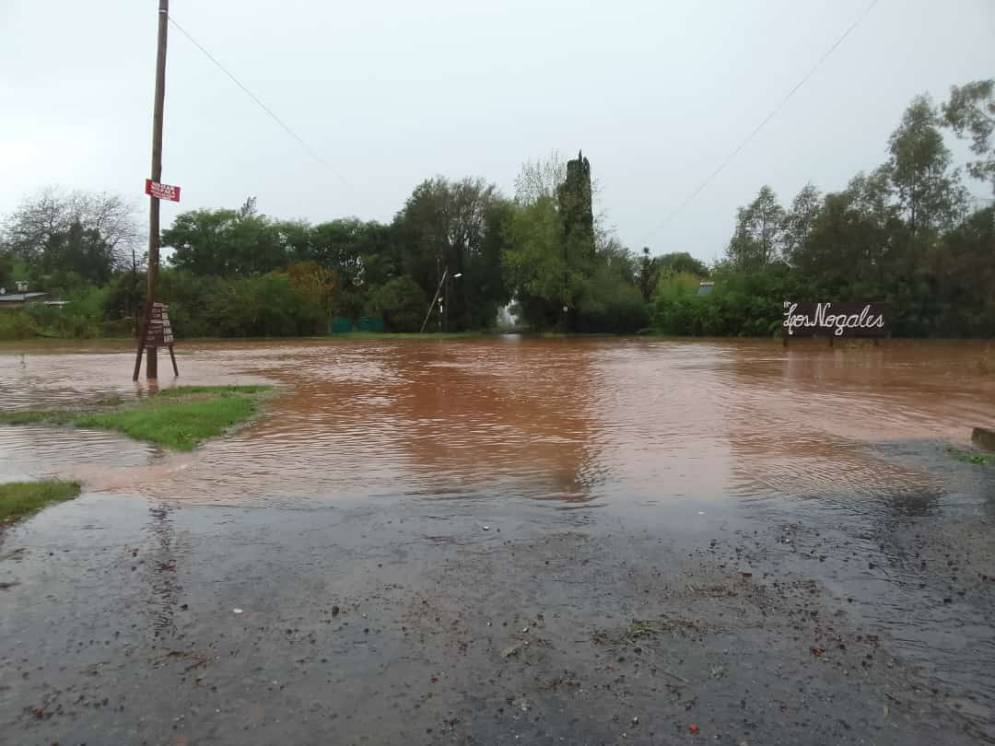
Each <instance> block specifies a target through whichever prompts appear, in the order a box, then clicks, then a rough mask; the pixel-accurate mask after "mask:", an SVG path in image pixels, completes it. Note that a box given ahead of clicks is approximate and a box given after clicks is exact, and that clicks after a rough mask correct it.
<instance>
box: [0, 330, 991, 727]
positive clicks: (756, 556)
mask: <svg viewBox="0 0 995 746" xmlns="http://www.w3.org/2000/svg"><path fill="white" fill-rule="evenodd" d="M179 364H180V369H181V373H182V374H183V376H182V378H181V379H179V381H178V382H182V383H187V384H190V383H197V384H210V383H253V382H270V383H273V384H275V385H276V386H277V389H278V393H277V395H276V396H275V398H274V399H273V400H272V401H271V403H270V405H269V407H268V409H267V410H266V412H265V413H264V414H263V415H262V416H260V417H259V418H258V419H257V420H255V421H254V422H252V423H250V424H248V425H247V426H245V427H243V428H241V429H240V430H238V431H237V432H235V433H232V434H230V435H229V436H227V437H225V438H222V439H218V440H215V441H212V442H210V443H207V444H205V445H204V446H203V447H201V448H199V449H198V450H197V451H195V452H194V453H192V454H171V453H167V452H164V451H162V450H161V449H158V448H156V447H153V446H150V445H147V444H143V443H136V442H134V441H130V440H128V439H126V438H123V437H121V436H118V435H115V434H112V433H106V432H98V431H86V430H68V429H51V428H44V427H33V426H31V427H27V426H26V427H2V426H0V481H9V480H12V479H21V478H36V477H44V476H59V477H67V478H74V479H79V480H81V481H82V482H83V483H84V495H83V496H82V497H81V498H80V499H78V500H76V501H73V502H71V503H67V504H63V505H59V506H56V507H53V508H50V509H48V510H46V511H43V512H42V513H40V514H39V515H37V516H36V517H34V518H32V519H30V520H28V521H25V522H24V523H22V524H20V525H19V526H17V527H14V528H11V529H8V530H7V531H6V533H5V534H4V535H3V536H2V537H0V742H2V743H11V744H14V743H16V744H27V743H39V744H41V743H53V742H59V743H64V744H68V743H81V742H86V743H89V744H95V743H114V744H116V743H167V744H195V743H225V744H227V743H232V744H257V743H258V744H268V743H343V744H347V743H371V744H372V743H399V744H400V743H403V744H408V743H473V744H490V743H572V744H573V743H578V744H579V743H591V744H600V743H621V742H626V743H630V742H631V743H654V744H656V743H661V744H669V743H684V742H696V741H702V740H704V741H708V742H709V743H728V744H737V745H738V744H743V743H746V744H780V743H783V744H808V743H812V744H836V743H855V744H856V743H875V744H902V745H904V744H920V743H921V744H940V743H942V744H947V743H950V744H960V743H995V673H993V672H995V621H993V620H995V536H993V524H995V469H993V467H991V466H986V465H982V464H973V463H969V462H967V461H965V460H962V459H958V458H956V456H957V453H956V452H952V451H951V448H953V449H967V448H969V447H970V445H969V440H968V439H969V436H970V429H971V427H972V426H975V425H986V424H987V425H988V426H991V425H992V424H995V345H992V344H991V343H971V342H956V343H954V342H900V341H892V340H889V341H885V342H884V343H882V344H881V345H880V346H879V347H874V346H871V345H869V344H867V345H865V344H848V345H838V346H837V347H835V348H829V347H828V346H827V345H826V344H825V343H824V342H823V343H817V342H811V343H810V342H801V343H797V344H793V345H792V347H791V348H789V349H784V348H782V347H781V346H780V345H779V344H777V343H775V342H768V341H735V340H721V341H689V342H681V341H669V340H649V339H648V340H608V339H584V340H573V339H572V340H535V339H522V338H517V337H497V338H491V339H481V340H457V341H414V340H385V341H373V340H371V341H335V340H315V341H277V342H226V343H220V342H219V343H201V344H184V345H181V348H180V354H179ZM130 367H131V358H130V350H129V348H128V346H126V345H115V344H112V343H100V344H92V345H84V344H80V345H65V346H53V345H50V344H49V345H42V346H40V345H33V344H25V345H23V346H20V347H16V346H12V345H11V344H5V346H3V347H0V408H2V409H17V408H29V407H43V406H51V405H58V404H65V403H75V402H78V401H83V400H86V399H90V398H97V397H100V396H104V395H107V394H111V393H115V394H119V395H124V396H141V395H144V394H145V391H144V387H143V386H142V385H138V386H136V385H134V384H132V383H131V381H130ZM160 383H161V385H163V386H168V385H173V381H172V380H164V381H162V382H160Z"/></svg>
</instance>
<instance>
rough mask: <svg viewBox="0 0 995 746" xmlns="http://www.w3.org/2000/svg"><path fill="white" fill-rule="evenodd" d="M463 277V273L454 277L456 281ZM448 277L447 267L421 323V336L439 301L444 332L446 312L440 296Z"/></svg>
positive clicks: (419, 331) (440, 322) (447, 288)
mask: <svg viewBox="0 0 995 746" xmlns="http://www.w3.org/2000/svg"><path fill="white" fill-rule="evenodd" d="M462 276H463V273H462V272H457V273H456V274H454V275H453V277H454V278H455V279H459V278H460V277H462ZM448 277H449V267H446V268H445V270H444V271H443V272H442V279H441V280H439V286H438V287H437V288H436V289H435V295H433V296H432V300H431V301H429V303H428V311H426V312H425V320H424V321H423V322H421V329H419V330H418V333H419V334H420V333H422V332H424V331H425V325H426V324H428V319H429V317H430V316H431V315H432V308H433V307H434V306H435V302H436V301H439V331H440V332H441V331H442V314H443V312H444V311H445V303H444V302H443V300H442V298H441V297H440V296H439V293H441V292H442V285H443V283H445V281H446V279H447V278H448ZM448 293H449V286H448V285H447V286H446V294H447V295H448Z"/></svg>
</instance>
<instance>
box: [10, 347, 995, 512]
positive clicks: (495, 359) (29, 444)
mask: <svg viewBox="0 0 995 746" xmlns="http://www.w3.org/2000/svg"><path fill="white" fill-rule="evenodd" d="M181 352H182V354H181V355H180V358H179V361H180V366H181V373H182V374H183V377H182V378H181V379H180V380H179V381H178V382H182V383H197V384H201V383H204V384H210V383H249V382H258V381H259V380H262V379H265V380H270V381H273V382H276V383H278V384H283V385H285V389H284V391H283V393H281V394H280V395H279V396H278V397H277V398H276V399H275V400H274V401H273V403H272V406H271V407H270V409H269V411H268V412H267V414H266V415H265V416H264V417H262V418H260V419H259V420H257V421H256V422H254V423H252V424H250V425H249V426H247V427H245V428H244V429H242V430H240V431H239V432H237V433H235V434H233V435H231V436H230V437H227V438H224V439H220V440H216V441H213V442H210V443H208V444H206V445H205V446H203V447H202V448H201V449H199V450H198V451H197V452H195V453H194V454H190V455H176V454H168V453H165V452H163V451H161V450H160V449H157V448H154V447H152V446H148V445H146V444H141V443H134V442H132V441H130V440H128V439H126V438H123V437H120V436H117V435H114V434H110V433H97V432H93V431H72V430H53V429H47V428H12V427H0V464H2V466H0V478H5V479H8V478H15V477H30V476H41V475H47V474H58V475H61V476H69V477H75V478H82V479H83V480H84V481H85V482H86V483H87V484H88V486H90V487H92V488H94V489H100V490H119V491H127V492H128V493H136V492H137V493H140V494H144V495H146V496H148V497H151V498H155V499H167V500H174V499H175V500H190V501H196V502H246V501H249V502H251V501H266V500H271V499H281V498H286V499H291V500H294V499H297V500H301V499H303V500H356V499H364V498H371V497H377V496H388V495H418V496H437V497H445V498H452V499H458V498H464V499H466V498H474V499H487V498H497V499H500V498H502V497H509V496H510V497H526V498H534V499H543V500H553V501H557V502H558V503H559V504H563V505H582V504H588V503H591V502H592V501H594V502H596V503H598V504H654V503H666V502H667V501H670V500H674V499H682V498H694V499H723V498H727V497H729V496H733V497H739V498H755V497H765V496H768V495H775V494H793V495H818V494H829V493H833V492H840V493H848V494H850V495H855V496H856V497H857V498H861V497H862V496H866V495H873V494H875V493H876V492H888V493H892V492H894V490H896V489H899V490H906V491H915V490H921V491H928V490H933V489H935V486H936V485H935V484H934V482H933V480H932V479H931V477H930V475H929V473H928V472H926V471H925V470H923V469H917V468H913V467H911V466H910V467H903V466H898V465H896V464H894V463H886V462H884V461H882V460H881V459H880V458H878V457H877V456H875V454H874V452H873V450H872V449H869V448H867V447H865V446H866V444H875V443H879V442H884V441H896V440H917V439H930V440H950V441H953V442H956V443H962V444H963V443H966V439H967V436H968V435H969V432H970V427H971V426H972V424H974V423H978V422H983V421H988V422H992V421H993V420H995V375H993V373H992V371H993V370H995V347H993V346H992V345H991V344H990V343H973V342H956V343H945V342H900V341H890V342H888V343H886V344H884V345H882V346H881V347H877V348H875V347H872V346H869V345H867V346H852V347H843V346H841V347H837V348H835V349H830V348H829V347H828V346H826V345H825V343H821V344H820V343H814V344H805V343H801V344H798V345H796V346H792V347H791V348H790V349H787V350H785V349H783V348H781V347H780V345H779V343H777V342H768V341H738V340H721V341H670V340H606V339H598V340H528V339H521V338H515V337H504V338H494V339H486V340H467V341H458V342H421V341H408V340H400V341H388V340H385V341H375V340H373V341H325V340H316V341H313V342H301V341H278V342H227V343H209V344H196V345H184V346H182V347H181ZM81 353H83V354H81ZM131 359H132V358H131V352H130V349H128V348H127V347H126V346H124V345H114V344H110V345H108V344H103V343H98V344H90V345H87V346H85V347H78V348H77V347H73V346H72V345H67V346H66V347H65V348H63V349H59V350H57V351H54V352H48V351H41V350H39V349H38V348H36V347H32V346H28V347H26V348H25V351H24V353H23V354H22V353H19V352H12V351H7V350H5V351H3V352H0V407H3V408H26V407H43V406H52V405H61V404H66V403H70V402H76V401H78V400H80V399H81V398H88V397H96V396H105V395H108V394H117V395H124V396H136V395H142V394H143V393H144V387H143V386H142V385H141V384H139V385H137V386H136V385H135V384H132V383H131V380H130V372H131ZM162 383H163V385H168V384H169V383H170V382H169V381H163V382H162Z"/></svg>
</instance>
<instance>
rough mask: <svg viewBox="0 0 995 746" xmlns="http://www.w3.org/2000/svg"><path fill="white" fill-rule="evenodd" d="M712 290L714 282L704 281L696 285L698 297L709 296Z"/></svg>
mask: <svg viewBox="0 0 995 746" xmlns="http://www.w3.org/2000/svg"><path fill="white" fill-rule="evenodd" d="M713 290H715V283H714V282H707V281H704V282H699V283H698V295H699V296H702V295H711V294H712V291H713Z"/></svg>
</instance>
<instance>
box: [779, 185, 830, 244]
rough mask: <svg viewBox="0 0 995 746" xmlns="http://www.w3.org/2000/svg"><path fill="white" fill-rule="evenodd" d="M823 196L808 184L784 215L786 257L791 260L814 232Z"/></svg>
mask: <svg viewBox="0 0 995 746" xmlns="http://www.w3.org/2000/svg"><path fill="white" fill-rule="evenodd" d="M821 204H822V196H821V195H820V194H819V190H818V189H816V188H815V187H814V186H812V185H811V184H806V185H805V186H804V187H802V190H801V191H800V192H798V194H797V195H796V196H795V198H794V200H792V202H791V209H790V210H788V212H787V213H786V214H785V216H784V234H783V237H784V247H783V253H784V258H785V259H786V260H788V261H789V262H791V261H792V260H793V258H794V256H795V255H796V254H797V253H798V252H799V251H802V250H803V249H804V247H805V243H806V241H808V237H809V234H810V233H811V232H812V224H813V223H814V222H815V218H816V216H817V215H818V214H819V208H820V206H821Z"/></svg>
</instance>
